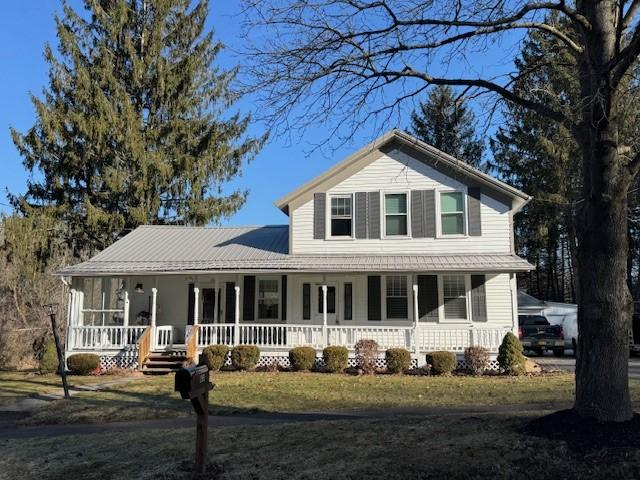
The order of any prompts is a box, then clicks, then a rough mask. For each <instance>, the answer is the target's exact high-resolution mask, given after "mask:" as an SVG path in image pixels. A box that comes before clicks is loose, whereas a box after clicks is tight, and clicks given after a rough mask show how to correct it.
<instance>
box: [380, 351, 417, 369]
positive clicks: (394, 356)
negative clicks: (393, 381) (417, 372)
mask: <svg viewBox="0 0 640 480" xmlns="http://www.w3.org/2000/svg"><path fill="white" fill-rule="evenodd" d="M384 360H385V363H386V364H387V370H388V371H389V372H390V373H403V372H406V371H407V370H409V367H410V366H411V354H410V353H409V351H408V350H406V349H404V348H390V349H388V350H387V351H386V352H385V354H384Z"/></svg>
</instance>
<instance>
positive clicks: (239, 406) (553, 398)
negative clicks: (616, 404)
mask: <svg viewBox="0 0 640 480" xmlns="http://www.w3.org/2000/svg"><path fill="white" fill-rule="evenodd" d="M69 379H70V382H71V383H72V385H83V384H88V383H96V382H109V381H113V380H114V377H107V376H104V377H69ZM116 380H117V378H116ZM213 381H214V383H215V384H216V388H215V389H214V391H213V392H212V393H211V396H210V404H211V411H212V413H231V412H246V411H266V412H276V411H277V412H299V411H323V410H324V411H329V410H352V409H367V408H388V407H433V406H472V405H497V404H527V403H540V402H569V401H571V399H572V396H573V391H574V385H573V376H571V375H568V374H556V375H545V376H527V377H502V376H485V377H477V378H476V377H455V376H454V377H416V376H408V375H406V376H395V375H377V376H351V375H328V374H320V373H287V372H283V373H256V372H250V373H237V372H225V373H216V374H214V376H213ZM58 385H59V378H58V377H55V376H42V375H32V374H20V373H0V399H2V400H0V402H3V403H6V402H7V401H8V399H11V398H13V399H15V398H16V397H24V396H28V395H31V394H34V393H41V392H52V391H56V390H59V387H58ZM632 393H633V398H634V399H637V400H640V382H632ZM190 408H191V407H190V404H189V402H186V401H183V400H181V399H180V398H179V395H178V394H177V393H175V392H174V391H173V376H172V375H167V376H159V377H151V376H144V377H139V378H135V379H132V380H131V381H130V382H127V383H123V384H119V385H113V386H111V387H109V388H108V389H106V390H102V391H99V392H83V393H80V394H77V395H76V396H74V398H73V399H72V400H71V401H69V402H67V401H64V400H60V401H55V402H52V403H50V404H48V405H47V406H46V407H45V408H42V409H39V410H36V411H34V412H33V415H32V416H31V417H30V418H29V419H27V420H26V421H27V422H30V423H83V422H104V421H107V422H110V421H119V420H129V419H148V418H163V417H176V416H183V415H187V414H188V413H189V411H190Z"/></svg>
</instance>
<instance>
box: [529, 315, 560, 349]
mask: <svg viewBox="0 0 640 480" xmlns="http://www.w3.org/2000/svg"><path fill="white" fill-rule="evenodd" d="M518 323H519V328H518V336H519V337H520V342H521V343H522V346H523V347H524V349H525V350H530V351H532V352H535V353H536V354H537V355H542V354H544V352H545V351H546V350H552V351H553V354H554V355H555V356H556V357H561V356H563V355H564V332H563V331H562V325H551V324H550V323H549V320H547V319H546V318H545V317H543V316H542V315H519V316H518Z"/></svg>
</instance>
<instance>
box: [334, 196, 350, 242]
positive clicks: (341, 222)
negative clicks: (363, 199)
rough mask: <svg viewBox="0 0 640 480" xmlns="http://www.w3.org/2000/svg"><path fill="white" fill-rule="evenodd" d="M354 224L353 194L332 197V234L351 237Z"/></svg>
mask: <svg viewBox="0 0 640 480" xmlns="http://www.w3.org/2000/svg"><path fill="white" fill-rule="evenodd" d="M352 225H353V209H352V208H351V195H340V196H335V197H331V236H332V237H351V236H352Z"/></svg>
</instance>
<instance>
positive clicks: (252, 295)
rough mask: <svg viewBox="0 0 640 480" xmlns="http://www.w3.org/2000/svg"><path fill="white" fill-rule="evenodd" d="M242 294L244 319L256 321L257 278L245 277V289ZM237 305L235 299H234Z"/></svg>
mask: <svg viewBox="0 0 640 480" xmlns="http://www.w3.org/2000/svg"><path fill="white" fill-rule="evenodd" d="M243 290H244V291H243V292H242V319H243V320H249V321H253V320H255V319H256V312H255V304H256V277H254V276H253V275H245V277H244V288H243ZM233 302H234V305H235V297H234V299H233Z"/></svg>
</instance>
